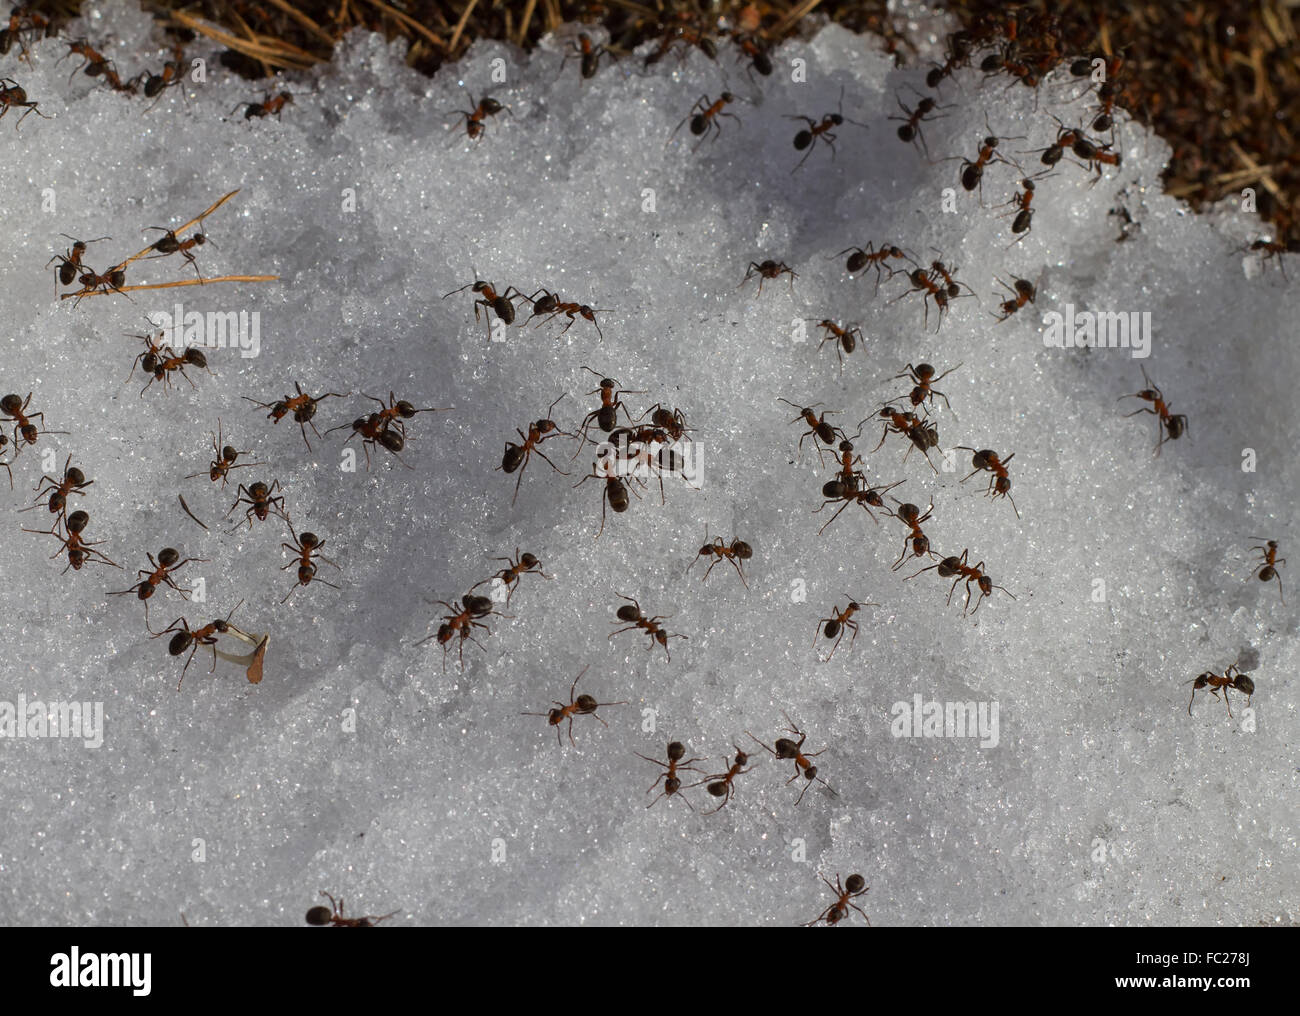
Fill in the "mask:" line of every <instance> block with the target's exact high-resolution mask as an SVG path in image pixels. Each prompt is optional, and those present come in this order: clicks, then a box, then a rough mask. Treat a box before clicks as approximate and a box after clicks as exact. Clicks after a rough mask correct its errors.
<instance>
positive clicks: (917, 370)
mask: <svg viewBox="0 0 1300 1016" xmlns="http://www.w3.org/2000/svg"><path fill="white" fill-rule="evenodd" d="M960 366H961V364H960V363H959V364H957V367H950V368H948V369H947V370H945V371H944V372H943V373H942V374H940V375H939V376H938V377H935V375H934V370H935V368H934V367H932V366H931V365H930V364H928V363H918V364H917V365H916V366H915V367H913V366H912V365H911V364H910V363H909V364H908V365H907V366H906V367H904V368H903V372H902V373H901V374H895V375H894V377H893V378H891V380H897V379H898V378H901V377H905V378H910V379H911V380H912V381H914V382H915V385H916V386H915V387H914V388H913V389H912V392H911V394H910V395H909V396H908V398H909V399H910V400H911V403H912V406H913V407H916V406H919V405H921V403H923V402H925V401H926V400H927V399H928V400H929V401H930V402H931V403H933V402H934V397H935V396H936V395H937V396H939V398H941V399H943V404H944V405H945V406H947V407H948V409H949V410H950V411H951V410H952V405H951V403H949V402H948V396H947V395H945V394H944V393H943V392H941V391H939V390H938V389H937V388H935V387H934V383H935V382H936V381H942V380H943V379H944V378H946V377H947V376H948V375H949V374H951V373H952V372H953V371H954V370H956V369H957V368H958V367H960Z"/></svg>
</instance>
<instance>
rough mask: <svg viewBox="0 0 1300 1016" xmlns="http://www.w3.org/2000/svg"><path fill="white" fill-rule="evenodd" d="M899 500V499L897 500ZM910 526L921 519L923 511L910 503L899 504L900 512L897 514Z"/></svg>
mask: <svg viewBox="0 0 1300 1016" xmlns="http://www.w3.org/2000/svg"><path fill="white" fill-rule="evenodd" d="M895 500H897V499H895ZM895 514H897V515H898V517H899V518H900V519H902V520H903V521H904V522H905V523H907V524H908V525H909V526H910V525H911V524H912V523H913V522H915V521H916V520H917V519H919V518H920V517H921V509H920V508H918V507H917V506H916V505H914V504H912V503H911V502H910V501H908V502H904V503H902V504H899V506H898V511H897V512H896V513H895Z"/></svg>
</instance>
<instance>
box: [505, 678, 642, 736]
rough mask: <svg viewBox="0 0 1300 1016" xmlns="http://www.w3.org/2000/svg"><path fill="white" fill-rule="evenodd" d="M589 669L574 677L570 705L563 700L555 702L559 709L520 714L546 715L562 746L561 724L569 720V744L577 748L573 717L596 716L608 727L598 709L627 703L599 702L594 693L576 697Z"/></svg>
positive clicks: (570, 692) (570, 691)
mask: <svg viewBox="0 0 1300 1016" xmlns="http://www.w3.org/2000/svg"><path fill="white" fill-rule="evenodd" d="M587 670H588V667H583V668H582V669H581V670H580V671H578V676H577V677H575V678H574V679H573V684H572V686H570V688H569V704H568V705H565V704H564V703H563V702H556V703H555V704H556V705H557V706H559V708H558V709H551V710H549V711H548V712H545V713H520V714H519V715H520V716H545V717H546V722H547V723H548V724H549V725H550V726H552V727H554V728H555V743H556V744H557V745H559V746H560V747H564V743H563V742H562V741H561V740H560V724H561V723H563V722H564V721H565V720H568V721H569V744H571V745H573V747H575V748H576V747H577V746H578V745H577V742H575V741H574V740H573V718H574V717H575V716H594V717H596V719H598V720H600V722H601V724H602V725H603V726H605V727H608V726H609V724H608V723H606V722H605V721H604V719H603V718H602V717H601V716H600V714H599V713H597V712H596V710H597V709H598V708H599V707H601V706H625V705H627V702H626V701H623V702H597V701H596V698H595V696H594V695H579V696H578V697H577V698H576V699H575V698H574V697H573V693H574V692H575V691H576V690H577V688H578V682H579V681H581V680H582V675H583V674H585V673H586V672H587Z"/></svg>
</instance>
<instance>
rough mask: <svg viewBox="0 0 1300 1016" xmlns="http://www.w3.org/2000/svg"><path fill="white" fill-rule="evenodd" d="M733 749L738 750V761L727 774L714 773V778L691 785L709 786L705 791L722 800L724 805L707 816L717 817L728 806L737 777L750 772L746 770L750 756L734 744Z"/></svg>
mask: <svg viewBox="0 0 1300 1016" xmlns="http://www.w3.org/2000/svg"><path fill="white" fill-rule="evenodd" d="M732 747H733V748H735V749H736V761H735V762H734V763H733V764H732V765H731V766H729V767H728V769H727V771H726V772H725V773H714V774H713V775H712V776H706V777H704V779H702V780H700V782H699V783H692V784H691V786H692V787H698V786H700V784H708V786H706V787H705V788H704V789H705V790H707V791H708V792H709V793H710V794H711V795H712V796H714V797H720V798H722V803H721V804H720V805H718V806H717V807H716V808H714V809H713V811H711V812H708V813H707V814H709V815H716V814H717V813H718V812H720V811H721V810H722V809H723V808H725V807H726V806H727V802H728V801H730V800H731V795H732V794H733V793H735V790H736V788H735V786H734V785H733V781H734V780H735V779H736V777H737V776H740V775H741V774H743V773H747V772H749V770H748V769H746V768H745V766H746V764H748V762H749V756H748V755H746V754H745V753H744V752H743V751H741V750H740V747H739V746H738V745H736V744H732Z"/></svg>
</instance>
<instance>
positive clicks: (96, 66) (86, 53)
mask: <svg viewBox="0 0 1300 1016" xmlns="http://www.w3.org/2000/svg"><path fill="white" fill-rule="evenodd" d="M73 53H75V54H77V56H79V57H82V58H83V59H84V60H85V61H86V62H85V63H83V64H82V65H81V66H80V67H78V68H77V70H83V69H84V70H85V72H86V77H88V78H98V77H101V76H102V77H103V78H104V80H105V81H107V82H108V85H109V87H110V88H112V89H113V90H114V91H118V92H127V93H129V94H131V95H134V94H135V88H136V85H135V82H136V79H135V78H132V79H131V80H130V81H128V82H126V83H125V84H123V83H122V79H121V78H120V77H118V74H117V69H116V68H115V67H114V65H113V61H112V60H109V59H108V58H107V57H105V56H104V55H103V54H102V53H100V52H99V51H98V50H96V49H95V48H93V47H92V46H91V45H90V44H89V43H88V42H86V41H85V40H84V39H83V40H78V41H74V42H71V43H69V44H68V52H67V53H66V54H65V56H64V59H66V58H67V57H68V56H71V55H72V54H73ZM76 73H77V71H73V72H72V77H75V76H76ZM72 77H69V78H68V80H69V81H71V80H72Z"/></svg>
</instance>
